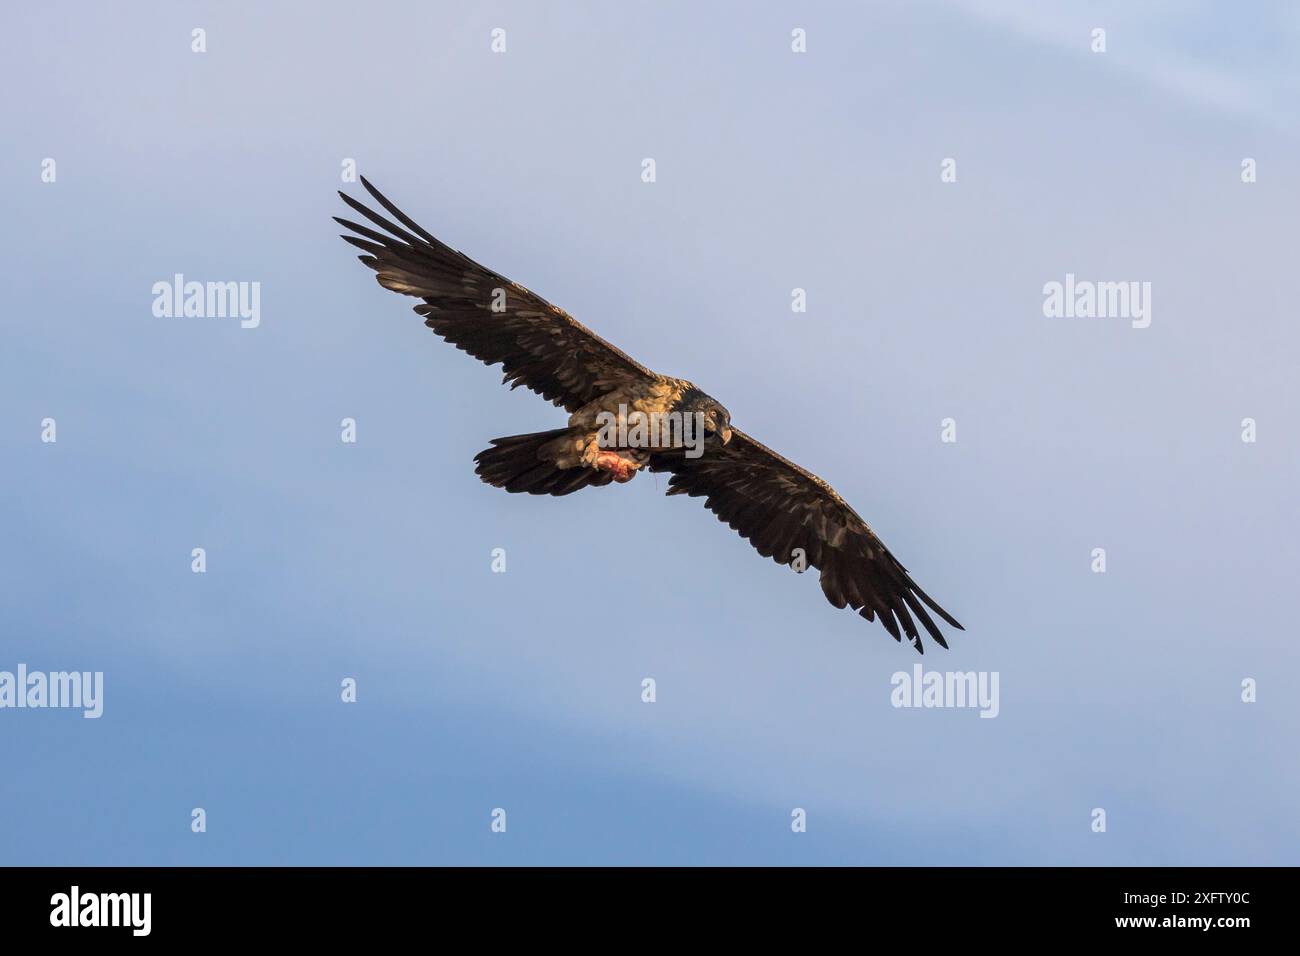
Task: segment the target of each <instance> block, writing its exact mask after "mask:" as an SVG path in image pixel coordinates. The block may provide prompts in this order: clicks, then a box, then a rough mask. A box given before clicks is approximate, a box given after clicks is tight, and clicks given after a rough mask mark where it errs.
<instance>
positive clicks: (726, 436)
mask: <svg viewBox="0 0 1300 956" xmlns="http://www.w3.org/2000/svg"><path fill="white" fill-rule="evenodd" d="M718 435H719V436H720V437H721V438H722V444H724V445H725V444H726V443H727V442H729V441H731V429H730V428H728V427H727V426H725V425H724V426H723V427H722V431H720V432H718Z"/></svg>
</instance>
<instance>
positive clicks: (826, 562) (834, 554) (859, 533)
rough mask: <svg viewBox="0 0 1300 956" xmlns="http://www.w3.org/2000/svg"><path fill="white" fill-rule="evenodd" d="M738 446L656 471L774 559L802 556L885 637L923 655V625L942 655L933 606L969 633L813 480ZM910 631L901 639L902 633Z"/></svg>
mask: <svg viewBox="0 0 1300 956" xmlns="http://www.w3.org/2000/svg"><path fill="white" fill-rule="evenodd" d="M731 435H732V437H731V441H730V442H728V443H727V444H725V445H724V444H722V443H721V442H720V441H717V440H716V439H711V440H710V441H709V443H708V444H707V446H706V447H705V449H704V453H703V454H702V455H700V456H699V457H698V458H687V457H686V456H685V454H684V453H683V452H681V451H678V450H674V451H672V452H667V453H661V454H657V455H655V456H653V457H652V458H651V460H650V469H651V470H652V471H667V472H671V473H672V478H671V479H670V480H669V482H668V494H670V495H690V496H691V497H693V498H703V499H704V505H705V507H706V508H708V509H709V510H710V511H712V512H713V513H714V514H715V515H717V516H718V519H719V520H720V521H724V522H726V523H727V524H728V525H730V526H731V527H732V528H734V529H735V530H736V531H738V532H739V533H740V536H741V537H742V538H745V539H747V540H748V541H749V543H750V544H752V545H753V546H754V548H755V549H756V550H757V551H758V553H759V554H761V555H763V557H765V558H772V559H773V560H775V561H776V562H777V563H778V564H795V562H796V560H797V559H798V558H799V555H798V553H797V549H800V548H802V549H803V558H804V560H805V561H806V562H807V566H809V567H814V568H817V569H818V570H820V571H821V582H822V590H823V591H824V592H825V593H826V600H828V601H830V602H831V604H833V605H835V606H836V607H837V608H844V607H851V608H853V609H854V610H855V611H857V612H858V613H859V614H861V615H862V616H863V617H865V618H866V619H867V620H868V621H871V620H875V618H876V617H877V616H879V617H880V623H881V624H883V625H884V626H885V630H887V631H889V633H890V634H892V635H893V636H894V640H896V641H897V640H901V639H902V634H906V635H907V637H908V638H909V640H911V642H912V645H913V646H914V647H915V648H916V649H917V650H918V651H920V652H921V653H925V649H924V648H923V647H922V645H921V639H920V634H919V632H918V630H917V625H916V621H920V623H921V625H922V626H923V627H924V628H925V629H926V631H928V632H929V634H930V636H931V637H932V638H934V640H935V642H936V643H938V644H939V646H940V647H947V646H948V644H947V642H946V641H945V640H944V639H943V634H942V633H940V631H939V628H938V626H937V625H936V624H935V623H934V620H933V619H932V618H931V617H930V615H929V613H928V612H927V611H926V608H929V609H930V610H931V611H933V612H934V613H935V614H937V615H939V617H941V618H942V619H943V620H945V621H947V622H948V623H949V624H951V625H952V626H953V627H955V628H957V629H958V630H963V628H962V626H961V625H960V624H958V623H957V621H956V620H955V619H954V618H953V617H952V615H950V614H949V613H948V612H947V611H945V610H944V609H943V608H941V607H939V605H938V604H936V603H935V602H934V601H933V600H932V599H931V598H930V596H929V595H928V594H926V593H925V592H924V591H922V590H921V589H920V588H919V587H917V585H916V582H915V581H913V580H912V578H911V576H910V575H909V574H908V573H907V569H906V568H905V567H903V566H902V565H901V564H899V563H898V559H897V558H895V557H894V556H893V555H892V554H890V553H889V549H888V548H886V547H885V546H884V544H882V543H881V541H880V539H879V538H878V537H876V534H875V532H874V531H872V530H871V528H869V527H868V526H867V523H866V522H865V521H863V520H862V518H861V517H860V516H859V515H858V513H857V512H856V511H854V510H853V509H852V508H850V507H849V505H848V503H847V502H846V501H845V500H844V499H843V498H841V497H840V496H839V495H838V494H836V493H835V489H834V488H832V487H831V486H830V485H828V484H827V483H826V482H824V481H822V480H821V479H820V478H818V477H817V476H816V475H814V474H813V473H812V472H809V471H805V470H804V469H802V468H800V467H799V466H798V465H796V464H795V463H794V462H792V461H789V460H787V459H785V458H782V457H781V456H780V455H778V454H777V453H776V452H774V451H772V449H770V448H768V447H767V446H765V445H763V444H762V443H760V442H758V441H755V440H754V439H753V438H750V437H749V436H748V435H746V434H745V433H744V432H742V431H741V430H740V429H738V428H733V429H732V432H731ZM900 625H901V628H902V630H901V633H900Z"/></svg>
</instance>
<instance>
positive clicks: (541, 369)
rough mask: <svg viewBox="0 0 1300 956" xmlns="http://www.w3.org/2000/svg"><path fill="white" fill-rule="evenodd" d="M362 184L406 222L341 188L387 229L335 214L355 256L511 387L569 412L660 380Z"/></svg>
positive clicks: (346, 198) (352, 202)
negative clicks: (624, 388)
mask: <svg viewBox="0 0 1300 956" xmlns="http://www.w3.org/2000/svg"><path fill="white" fill-rule="evenodd" d="M361 183H362V185H364V186H365V187H366V190H367V191H368V192H369V193H370V195H371V196H373V197H374V199H375V201H376V202H378V203H379V205H381V206H383V207H384V209H385V210H387V211H388V212H389V214H391V215H392V216H393V217H394V218H395V219H396V220H397V222H398V223H401V225H398V224H397V223H394V222H392V221H390V220H388V219H386V218H384V217H383V216H381V215H379V214H378V213H376V212H374V211H373V210H371V209H368V208H367V207H366V206H364V205H363V204H362V203H360V202H357V200H355V199H353V198H352V197H350V196H348V195H346V194H344V193H342V192H340V193H339V195H340V196H342V197H343V201H344V202H345V203H347V204H348V205H349V206H351V207H352V208H353V209H355V210H356V211H357V212H358V213H360V214H361V215H362V216H364V217H365V218H366V219H368V220H370V222H372V223H374V224H375V225H376V226H379V227H381V228H382V229H383V230H384V232H378V231H376V230H374V229H370V228H368V227H366V226H363V225H360V224H358V223H355V222H350V221H349V220H347V219H339V218H338V217H337V216H336V217H335V221H336V222H338V223H340V224H341V225H343V226H345V227H346V228H348V229H351V230H352V231H353V232H354V233H356V235H355V236H343V237H342V238H343V239H345V240H347V241H348V242H350V243H352V245H354V246H356V247H357V248H358V249H361V250H362V251H363V252H364V253H365V255H362V256H358V257H357V258H359V259H360V260H361V261H362V262H363V263H365V264H366V265H367V266H369V267H370V268H371V269H374V270H375V272H376V273H377V275H376V278H377V279H378V280H379V284H380V285H382V286H383V287H384V288H385V289H392V290H393V291H394V292H401V293H402V294H403V295H414V296H419V297H420V298H422V299H424V302H423V304H421V305H417V306H416V307H415V311H416V312H418V313H420V315H423V316H424V317H425V320H424V324H425V325H427V326H428V327H429V328H431V329H433V331H434V332H436V333H437V334H438V335H440V336H442V338H444V339H446V340H447V341H448V342H450V343H451V344H452V345H454V346H456V347H457V348H458V349H461V350H463V351H465V352H468V353H469V354H470V355H472V356H474V357H475V358H476V359H478V360H479V361H481V362H483V363H484V364H486V365H496V364H498V363H500V365H501V366H502V368H503V370H504V372H505V378H504V381H505V382H508V383H510V387H511V388H518V387H519V386H520V385H525V386H527V387H528V388H530V389H532V390H533V391H534V392H537V393H538V394H539V395H541V396H542V397H543V398H547V399H550V400H551V401H552V402H554V403H555V404H556V405H560V406H562V407H563V408H565V409H566V410H567V411H570V412H572V411H576V410H577V409H579V408H581V407H582V406H583V405H585V404H587V402H589V401H591V400H592V399H594V398H598V397H599V396H601V395H603V394H605V393H606V392H610V391H613V390H615V389H617V388H619V387H622V386H625V385H628V384H633V383H644V382H646V381H654V380H658V379H659V376H657V375H655V373H654V372H651V371H650V370H649V369H648V368H646V367H645V366H644V365H642V364H641V363H639V362H637V361H635V360H634V359H632V358H631V357H630V356H629V355H627V354H626V353H624V352H622V351H620V350H619V349H617V348H615V347H614V346H612V345H610V344H609V343H608V342H606V341H605V340H604V339H602V338H601V337H600V336H598V335H596V333H594V332H592V331H591V330H590V329H588V328H587V327H586V326H584V325H581V324H579V323H578V322H576V321H574V319H573V318H572V317H570V316H569V314H568V313H567V312H565V311H564V310H563V309H559V308H556V307H555V306H553V305H551V303H549V302H547V301H546V300H545V299H543V298H542V297H541V296H539V295H537V294H536V293H533V292H530V291H528V290H527V289H525V288H524V287H523V286H521V285H518V284H517V283H514V282H511V281H510V280H509V279H507V278H505V276H502V275H498V274H497V273H495V272H493V271H492V270H491V269H487V268H484V267H483V266H481V265H479V264H478V263H477V262H475V261H474V260H472V259H470V258H469V257H468V256H465V255H462V254H461V253H459V252H457V251H456V250H454V249H452V248H451V247H450V246H447V245H445V244H444V243H442V242H439V241H438V240H437V239H435V238H434V237H433V236H431V235H430V234H429V233H427V232H425V231H424V230H423V229H421V228H420V227H419V226H418V225H416V224H415V222H414V221H412V220H411V219H410V217H408V216H406V215H405V214H404V213H402V212H401V210H399V209H398V208H397V207H396V206H394V205H393V204H392V203H391V202H389V201H388V200H387V199H385V198H384V196H383V195H382V194H381V193H380V192H379V190H377V189H375V187H374V186H372V185H370V183H368V182H366V180H365V178H364V177H362V179H361ZM403 227H405V228H403Z"/></svg>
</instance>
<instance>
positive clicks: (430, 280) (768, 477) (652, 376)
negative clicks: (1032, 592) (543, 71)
mask: <svg viewBox="0 0 1300 956" xmlns="http://www.w3.org/2000/svg"><path fill="white" fill-rule="evenodd" d="M361 182H362V185H364V186H365V188H366V190H367V191H368V192H369V193H370V195H371V196H372V197H373V198H374V201H375V202H376V203H378V204H379V205H380V206H382V207H383V209H384V210H385V211H387V212H388V214H389V215H391V216H392V217H393V219H395V220H397V221H396V222H393V221H392V220H390V219H387V218H385V217H384V216H382V215H380V214H379V213H378V212H375V211H374V210H372V209H370V208H368V207H366V206H365V205H364V204H362V203H360V202H358V201H357V200H355V199H353V198H351V197H350V196H348V195H346V194H344V193H342V192H340V193H339V195H340V196H342V198H343V201H344V202H345V203H347V204H348V206H350V207H351V208H352V209H354V210H355V211H356V212H357V213H359V214H360V215H361V216H363V217H365V219H366V220H367V221H369V222H370V223H371V224H372V225H373V226H376V227H378V229H375V228H371V227H370V226H363V225H361V224H359V223H356V222H352V221H349V220H347V219H341V218H338V217H335V221H336V222H338V223H339V224H341V225H342V226H343V227H345V228H346V229H348V230H350V231H351V232H352V233H354V234H355V235H345V236H343V237H342V238H343V239H345V240H347V241H348V242H350V243H351V244H352V245H353V246H356V247H357V248H359V249H360V250H361V251H362V253H363V255H361V256H358V258H359V259H360V260H361V261H362V262H363V263H364V264H365V265H367V266H369V267H370V268H371V269H373V270H374V271H375V273H376V278H377V279H378V280H379V284H380V285H382V286H383V287H384V288H385V289H391V290H393V291H394V292H400V293H402V294H403V295H410V296H415V297H416V298H418V299H420V300H421V302H420V304H419V305H417V306H415V311H416V312H418V313H419V314H420V315H422V316H424V324H425V325H427V326H428V327H429V328H430V329H432V330H433V331H434V333H435V334H437V335H439V336H440V337H442V338H444V339H446V340H447V341H448V342H450V343H451V344H452V345H454V346H456V348H458V349H461V350H462V351H465V352H468V353H469V354H470V355H472V356H474V358H476V359H478V360H479V361H481V362H483V363H484V364H486V365H498V364H499V365H500V366H501V367H502V369H503V370H504V372H505V378H504V381H505V382H506V383H509V385H510V386H511V388H517V387H518V386H520V385H525V386H527V387H528V388H530V389H532V390H533V391H534V392H537V393H538V394H539V395H541V396H542V397H543V398H546V399H549V400H550V401H551V402H552V403H554V404H555V405H557V406H560V407H562V408H563V409H564V410H565V411H567V412H569V421H568V424H567V425H566V426H565V427H563V428H557V429H554V430H552V431H546V432H538V433H535V434H531V435H514V436H511V437H509V438H496V439H493V440H492V447H490V448H487V449H485V450H484V451H482V452H480V453H479V454H478V455H477V456H476V457H475V459H474V461H475V462H476V463H477V467H476V469H475V471H476V473H477V474H478V475H479V477H480V478H481V479H482V480H483V481H485V482H487V483H488V484H490V485H493V486H495V487H497V488H504V489H505V490H506V491H508V492H520V491H525V492H528V493H529V494H533V495H567V494H570V493H571V492H574V491H577V490H578V489H579V488H586V487H601V486H604V485H608V484H609V483H611V482H616V483H623V482H626V481H630V480H631V479H632V478H633V477H635V475H636V473H637V471H638V470H639V469H641V468H646V469H648V470H649V471H651V472H668V473H669V474H670V475H671V476H672V477H671V478H670V479H669V482H668V492H667V493H668V494H669V495H690V496H691V497H693V498H703V499H704V505H705V507H707V508H708V509H709V510H710V511H712V512H713V513H714V514H715V515H717V516H718V518H719V520H721V521H723V522H725V523H726V524H728V525H730V526H731V527H732V528H734V529H735V530H736V531H738V532H739V533H740V535H741V537H743V538H745V539H747V540H748V541H749V542H750V544H752V545H753V546H754V548H755V549H756V550H757V551H758V553H759V554H761V555H763V556H764V557H766V558H772V559H773V560H775V561H776V562H777V563H778V564H783V565H788V566H791V567H793V568H794V569H795V570H798V571H802V570H804V569H805V568H808V567H813V568H816V569H818V570H819V571H820V572H821V585H822V590H823V591H824V592H825V593H826V599H827V600H828V601H830V603H831V604H833V605H835V607H837V608H845V607H851V608H853V609H854V610H855V611H857V612H858V613H859V614H860V615H862V617H864V618H866V619H867V620H868V621H873V620H875V619H876V618H877V617H879V618H880V623H881V624H882V625H884V627H885V630H887V631H888V632H889V633H890V634H891V635H892V636H893V638H894V640H896V641H901V639H902V636H903V635H906V636H907V638H908V640H909V641H910V642H911V644H912V646H913V647H915V648H916V649H917V650H918V651H920V652H922V653H924V648H923V646H922V643H921V637H920V632H919V631H918V629H917V624H918V622H919V624H920V625H921V626H922V627H924V628H925V630H926V631H927V632H928V633H929V635H930V636H931V637H932V638H934V640H935V642H936V643H937V644H938V645H939V646H940V647H945V648H946V647H947V646H948V644H947V642H946V641H945V640H944V637H943V634H942V633H940V631H939V628H938V626H937V625H936V624H935V622H934V620H933V619H932V618H931V617H930V614H929V613H928V612H927V610H926V608H929V610H930V611H933V612H934V613H935V614H937V615H938V616H939V617H940V618H942V619H943V620H944V621H946V622H947V623H948V624H950V625H951V626H953V627H955V628H957V629H958V630H962V626H961V625H960V624H958V623H957V621H956V619H955V618H953V617H952V615H950V614H949V613H948V612H947V611H945V610H944V609H943V608H941V607H940V606H939V605H938V604H936V603H935V602H934V600H933V599H931V598H930V596H929V595H927V594H926V593H925V592H924V591H922V590H921V589H920V588H919V587H917V585H916V582H914V581H913V580H912V578H911V576H910V575H908V573H907V569H906V568H904V567H903V566H902V565H901V564H900V563H899V562H898V560H897V559H896V558H895V557H894V556H893V555H892V554H890V552H889V549H887V548H886V547H885V546H884V544H882V543H881V541H880V539H879V538H878V537H876V534H875V532H873V531H872V530H871V528H870V527H868V526H867V523H866V522H865V521H863V520H862V518H861V517H860V516H859V515H858V513H857V512H856V511H854V510H853V509H852V508H850V507H849V505H848V503H847V502H846V501H845V500H844V499H843V498H841V497H840V496H839V495H838V494H836V492H835V489H834V488H832V487H831V486H830V485H828V484H827V483H826V482H824V481H822V479H820V478H818V477H817V476H816V475H814V474H813V473H812V472H810V471H805V470H804V469H803V468H800V467H799V466H798V465H796V464H795V463H794V462H792V461H789V460H787V459H785V458H783V457H781V456H780V455H778V454H777V453H776V452H774V451H772V449H770V448H768V447H766V446H765V445H763V444H762V443H760V442H758V441H756V440H755V439H753V438H751V437H750V436H749V435H747V434H745V433H744V432H743V431H741V430H740V429H739V428H734V427H733V426H732V424H731V414H730V412H728V411H727V409H726V408H724V407H723V406H722V405H721V404H720V403H719V402H718V401H717V400H716V399H714V398H712V397H710V396H709V395H707V394H706V393H705V392H703V391H702V390H700V389H699V388H696V387H695V386H694V385H692V384H691V383H690V382H687V381H685V380H683V379H679V378H670V377H669V376H666V375H659V374H658V373H656V372H652V371H650V369H648V368H646V367H645V366H644V365H642V364H641V363H640V362H638V361H636V360H635V359H633V358H632V357H631V356H629V355H627V354H626V353H625V352H622V351H620V350H619V349H617V348H615V347H614V346H613V345H611V344H610V343H608V342H606V341H605V340H604V339H602V338H601V337H600V336H598V335H596V334H595V333H594V332H592V331H591V330H590V329H588V328H587V327H586V326H584V325H581V324H579V323H578V322H576V321H575V320H574V319H573V318H571V317H570V316H569V315H568V313H566V312H565V311H563V310H562V309H559V308H557V307H555V306H553V305H551V303H549V302H547V301H546V300H545V299H543V298H542V297H541V296H539V295H537V294H536V293H534V292H530V291H529V290H528V289H525V288H524V287H523V286H521V285H518V284H517V283H514V282H511V281H510V280H509V279H507V278H505V277H504V276H502V275H499V274H498V273H495V272H493V271H492V270H491V269H486V268H484V267H483V266H481V265H479V264H478V263H477V262H474V261H473V260H472V259H470V258H469V257H467V256H465V255H462V254H461V253H459V252H457V251H455V250H454V249H452V248H451V247H450V246H447V245H445V244H443V243H442V242H440V241H439V240H437V239H435V238H434V237H433V236H432V235H430V234H429V233H428V232H426V231H425V230H424V229H422V228H421V227H420V226H418V225H416V223H415V222H414V221H413V220H412V219H411V218H410V217H409V216H407V215H405V214H404V213H402V212H401V211H400V210H399V209H398V208H397V207H396V206H394V205H393V204H392V203H391V202H389V201H388V199H386V198H385V197H384V196H383V195H382V194H381V193H380V192H379V191H378V190H377V189H375V188H374V187H373V186H372V185H370V183H369V182H367V181H366V180H365V178H364V177H363V178H362V179H361ZM692 426H694V427H692Z"/></svg>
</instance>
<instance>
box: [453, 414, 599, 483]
mask: <svg viewBox="0 0 1300 956" xmlns="http://www.w3.org/2000/svg"><path fill="white" fill-rule="evenodd" d="M566 431H568V429H565V428H556V429H553V430H551V431H549V432H534V433H532V434H531V435H511V436H509V437H508V438H494V439H492V447H491V448H485V449H483V450H482V451H481V452H479V453H478V454H477V455H475V456H474V462H475V468H474V473H475V474H477V475H478V476H479V478H481V479H482V480H483V481H485V482H487V483H488V484H489V485H492V486H494V487H496V488H504V489H505V490H506V491H508V492H510V493H511V494H517V493H519V492H527V493H528V494H530V495H557V496H558V495H567V494H572V493H573V492H575V491H577V490H578V489H579V488H586V487H588V486H589V485H591V486H600V485H607V484H609V483H610V481H612V480H613V475H611V474H610V473H609V472H607V471H597V470H596V469H594V468H586V467H582V466H580V467H577V468H557V467H556V466H555V465H554V464H552V463H551V462H549V461H546V460H544V459H543V458H542V457H541V455H540V452H541V449H542V446H543V445H545V444H546V443H547V442H549V441H551V440H553V439H555V438H559V437H560V436H561V435H563V434H564V433H565V432H566Z"/></svg>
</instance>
